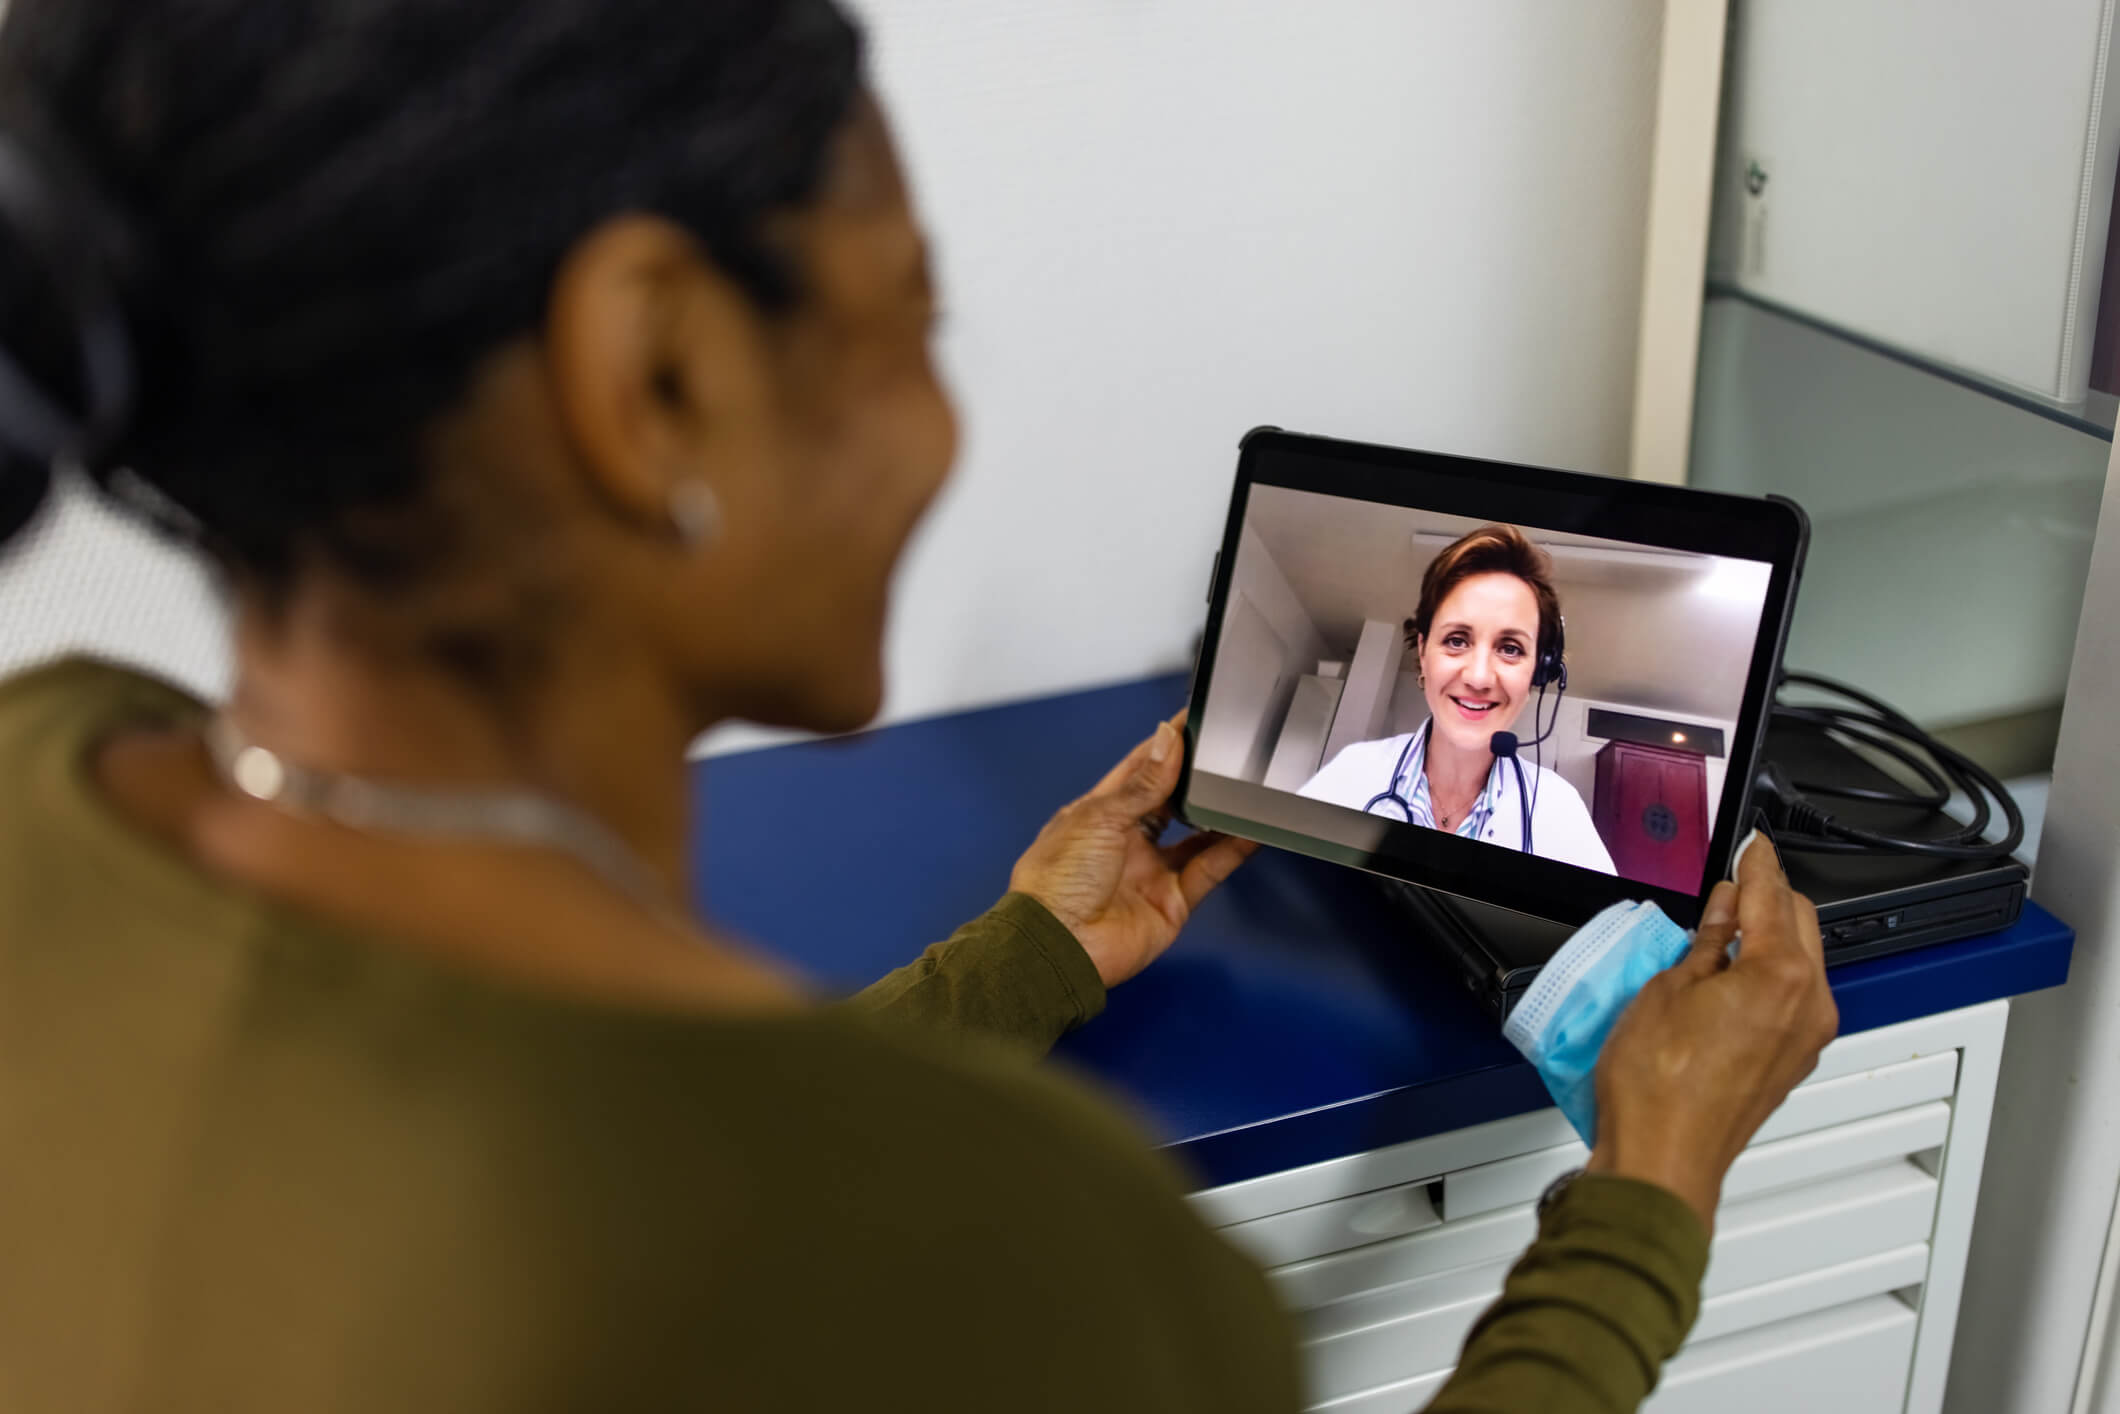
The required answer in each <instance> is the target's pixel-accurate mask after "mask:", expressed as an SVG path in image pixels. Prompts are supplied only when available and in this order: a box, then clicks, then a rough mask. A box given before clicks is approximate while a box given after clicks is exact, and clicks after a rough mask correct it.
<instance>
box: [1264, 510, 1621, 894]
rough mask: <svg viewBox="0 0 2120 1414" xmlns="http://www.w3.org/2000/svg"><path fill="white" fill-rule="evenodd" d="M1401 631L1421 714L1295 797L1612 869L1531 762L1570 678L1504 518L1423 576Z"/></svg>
mask: <svg viewBox="0 0 2120 1414" xmlns="http://www.w3.org/2000/svg"><path fill="white" fill-rule="evenodd" d="M1406 633H1407V641H1408V644H1409V646H1411V647H1412V648H1413V649H1414V651H1415V653H1416V654H1417V655H1418V657H1419V661H1420V683H1421V695H1422V696H1423V697H1424V698H1425V699H1426V700H1427V704H1428V720H1427V721H1426V722H1424V723H1422V724H1421V726H1420V727H1419V728H1417V729H1416V730H1414V731H1411V732H1408V733H1406V734H1404V735H1402V736H1394V737H1386V738H1383V739H1382V740H1379V741H1359V742H1355V743H1354V744H1352V745H1350V746H1346V747H1343V748H1341V750H1340V751H1339V752H1338V754H1336V755H1335V756H1334V757H1333V758H1332V760H1330V761H1328V762H1326V763H1325V765H1324V767H1323V768H1322V769H1321V770H1320V771H1319V772H1318V773H1317V774H1316V775H1314V776H1312V777H1311V778H1310V780H1309V781H1308V782H1306V783H1305V784H1304V786H1303V787H1302V789H1301V790H1300V791H1298V792H1297V794H1299V795H1304V796H1308V797H1309V798H1311V799H1312V800H1324V801H1330V802H1332V803H1333V804H1335V805H1344V806H1347V807H1349V808H1350V809H1354V810H1364V811H1367V812H1369V813H1370V814H1373V815H1385V816H1389V817H1390V818H1392V819H1395V820H1404V821H1408V822H1410V823H1412V824H1415V825H1425V826H1427V827H1428V828H1430V829H1436V830H1448V831H1449V832H1450V833H1452V834H1455V835H1462V836H1464V837H1466V838H1467V839H1477V840H1485V841H1487V842H1488V843H1490V844H1497V845H1501V846H1502V847H1504V848H1505V849H1517V850H1525V851H1527V852H1529V853H1532V854H1536V855H1539V856H1540V857H1541V858H1545V859H1554V860H1558V861H1560V862H1561V863H1563V864H1574V865H1578V866H1580V867H1582V868H1584V869H1596V870H1599V871H1600V872H1602V873H1606V874H1613V873H1617V872H1618V871H1617V870H1615V869H1614V868H1613V867H1612V853H1611V851H1610V850H1608V849H1606V848H1605V842H1604V841H1603V840H1602V839H1600V838H1599V837H1598V833H1597V828H1596V826H1595V825H1593V824H1592V823H1591V820H1590V812H1589V810H1588V809H1587V808H1585V807H1584V805H1583V798H1582V797H1581V796H1580V795H1578V794H1576V791H1575V787H1574V786H1571V785H1569V784H1568V782H1567V781H1566V780H1564V779H1562V777H1561V775H1560V773H1559V772H1557V771H1551V770H1548V769H1546V768H1545V767H1544V766H1543V765H1540V764H1538V763H1537V761H1536V760H1534V759H1530V758H1531V757H1532V756H1533V755H1535V752H1534V743H1535V741H1536V740H1537V739H1538V738H1539V737H1540V736H1541V735H1542V734H1543V733H1544V732H1550V731H1551V730H1552V724H1553V722H1554V721H1556V720H1558V717H1559V713H1560V695H1561V693H1563V692H1565V691H1566V690H1567V683H1568V677H1567V666H1566V659H1565V640H1564V638H1563V636H1562V631H1561V603H1560V595H1559V594H1558V593H1556V592H1555V591H1554V588H1553V571H1552V563H1551V561H1550V560H1549V559H1548V558H1547V556H1546V553H1545V552H1544V551H1543V550H1540V549H1539V548H1538V547H1537V546H1536V545H1533V544H1532V543H1531V542H1530V540H1528V539H1526V538H1525V536H1524V533H1523V532H1522V531H1521V530H1518V529H1517V528H1516V527H1515V526H1510V525H1487V526H1482V527H1480V528H1479V529H1478V530H1475V531H1473V532H1471V533H1470V534H1468V535H1465V536H1463V537H1461V538H1460V539H1458V540H1457V541H1455V542H1453V543H1452V544H1451V546H1450V547H1449V548H1448V549H1446V550H1444V551H1443V552H1442V553H1441V554H1440V555H1437V556H1436V557H1435V560H1434V561H1433V563H1431V564H1430V565H1429V566H1428V570H1427V572H1426V573H1425V574H1424V575H1422V577H1421V601H1420V604H1419V606H1418V607H1417V608H1416V609H1415V610H1414V615H1413V617H1412V618H1410V619H1408V620H1407V621H1406ZM1549 700H1550V702H1551V706H1550V708H1547V709H1546V711H1545V712H1544V713H1541V712H1533V713H1531V714H1528V715H1527V714H1526V713H1525V712H1524V708H1525V707H1526V706H1527V705H1532V704H1544V703H1546V702H1548V701H1549ZM1542 716H1544V722H1543V725H1542V724H1541V720H1540V719H1541V717H1542ZM1520 720H1521V721H1522V723H1523V726H1522V727H1521V728H1520V727H1519V726H1518V722H1519V721H1520ZM1519 743H1521V745H1519ZM1527 835H1528V839H1527Z"/></svg>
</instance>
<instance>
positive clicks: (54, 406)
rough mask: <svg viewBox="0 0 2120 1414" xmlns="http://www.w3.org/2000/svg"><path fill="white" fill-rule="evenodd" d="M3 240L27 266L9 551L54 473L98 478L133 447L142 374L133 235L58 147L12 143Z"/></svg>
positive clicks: (0, 530) (0, 391)
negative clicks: (77, 467) (126, 446)
mask: <svg viewBox="0 0 2120 1414" xmlns="http://www.w3.org/2000/svg"><path fill="white" fill-rule="evenodd" d="M37 136H38V138H39V139H41V138H42V136H43V135H42V134H41V133H39V134H38V135H37ZM0 240H4V241H5V242H6V244H7V245H8V246H9V247H11V249H12V252H13V254H14V255H15V256H16V257H17V259H18V260H19V261H20V266H19V268H16V269H12V270H8V271H6V272H5V273H4V275H0V452H4V453H5V454H6V461H5V462H4V463H0V540H4V539H5V538H6V536H7V535H8V534H9V533H11V532H12V531H13V530H18V529H20V528H21V524H22V523H26V521H27V519H28V517H29V516H30V515H33V514H35V511H36V507H37V505H38V504H40V503H41V502H42V500H43V497H44V493H45V491H46V490H47V489H48V488H49V485H50V482H51V472H50V468H51V466H52V464H53V463H55V462H61V461H72V462H78V463H80V464H82V465H84V466H90V467H96V466H99V465H100V464H101V463H102V462H103V460H104V459H105V458H106V457H107V456H109V455H110V454H111V453H112V452H113V451H114V450H115V449H116V448H117V447H118V445H119V444H120V443H121V442H122V441H123V440H124V438H125V435H126V433H127V431H128V430H129V427H130V424H131V421H132V416H133V410H134V407H135V403H136V396H135V395H136V385H137V370H136V366H135V357H134V346H133V339H132V335H131V331H130V329H129V327H128V325H127V321H126V314H125V304H124V299H123V297H122V295H121V283H122V281H123V279H124V277H125V275H126V274H127V273H128V272H127V269H126V267H127V266H128V265H129V264H131V262H130V261H128V260H127V259H126V256H127V254H128V253H129V252H130V251H131V250H132V249H133V242H132V240H131V237H130V234H129V232H127V231H126V229H125V228H124V226H123V224H122V223H121V222H119V221H117V220H116V219H115V218H114V216H113V215H112V213H111V208H110V207H109V206H108V204H107V203H105V202H104V201H102V200H101V199H99V198H98V197H97V196H96V195H94V193H93V192H92V190H91V189H90V187H89V186H88V184H87V183H86V182H85V181H83V180H82V179H81V177H80V175H79V174H78V173H77V172H76V171H75V170H74V169H73V168H72V166H71V164H69V163H68V162H67V161H66V160H65V159H64V158H63V156H62V155H61V154H60V152H59V150H58V148H57V147H56V146H55V145H52V144H48V143H46V142H44V141H41V140H40V141H36V142H35V143H34V144H33V143H32V141H31V139H30V138H29V136H28V134H26V133H25V132H24V131H23V130H22V129H21V128H20V127H11V128H10V129H8V130H5V131H0ZM10 263H11V264H12V263H13V262H10ZM25 466H34V467H41V468H42V469H43V470H42V474H41V475H32V474H31V473H30V472H29V471H26V470H25V469H24V468H25ZM24 507H26V508H27V509H26V510H25V509H24ZM11 521H12V522H14V523H13V524H10V522H11Z"/></svg>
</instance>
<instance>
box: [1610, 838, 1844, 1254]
mask: <svg viewBox="0 0 2120 1414" xmlns="http://www.w3.org/2000/svg"><path fill="white" fill-rule="evenodd" d="M1738 935H1742V939H1743V941H1742V942H1741V943H1740V944H1739V947H1738V951H1737V957H1736V959H1735V960H1734V961H1733V960H1731V959H1730V958H1729V956H1728V951H1727V950H1728V946H1729V942H1730V939H1731V938H1732V937H1733V936H1738ZM1839 1029H1840V1012H1839V1009H1838V1008H1837V1007H1835V1006H1834V1004H1833V994H1832V992H1831V991H1830V990H1828V988H1827V987H1826V970H1825V952H1824V947H1823V944H1822V943H1821V942H1820V940H1819V933H1818V911H1817V910H1816V909H1815V908H1813V907H1812V906H1811V902H1810V900H1808V899H1806V898H1804V897H1803V896H1802V895H1800V894H1798V893H1796V892H1794V891H1793V890H1791V889H1790V888H1789V880H1788V876H1787V875H1785V874H1783V873H1782V870H1781V861H1780V860H1779V859H1778V858H1777V857H1776V856H1775V853H1774V850H1773V848H1772V847H1771V846H1768V845H1767V842H1766V840H1765V839H1764V838H1763V837H1762V838H1760V839H1758V840H1755V841H1753V845H1752V847H1751V848H1750V849H1747V850H1746V851H1745V852H1744V856H1743V858H1742V860H1741V862H1740V863H1739V866H1738V881H1737V882H1736V883H1735V884H1728V883H1726V884H1721V885H1718V886H1717V887H1716V890H1715V892H1714V893H1713V894H1711V895H1710V896H1709V898H1708V906H1707V909H1706V910H1705V912H1704V913H1703V914H1702V917H1701V923H1700V929H1699V931H1698V933H1697V934H1696V937H1695V941H1694V945H1693V948H1692V950H1691V951H1690V952H1689V953H1687V954H1686V956H1685V957H1684V958H1682V959H1680V960H1679V962H1678V963H1677V964H1676V965H1675V966H1673V967H1671V968H1670V969H1669V970H1668V971H1666V972H1664V973H1662V974H1661V975H1659V976H1658V977H1656V978H1655V979H1654V980H1653V981H1651V982H1650V983H1649V985H1648V986H1646V987H1644V988H1643V989H1642V990H1641V994H1640V995H1639V996H1637V997H1636V998H1635V999H1634V1002H1633V1004H1632V1005H1631V1006H1629V1007H1628V1008H1627V1011H1626V1014H1625V1015H1623V1016H1622V1017H1621V1018H1620V1020H1619V1024H1618V1025H1617V1026H1616V1027H1614V1028H1613V1032H1612V1035H1611V1037H1610V1039H1608V1040H1607V1041H1606V1042H1605V1048H1604V1052H1603V1054H1602V1055H1601V1056H1600V1057H1599V1058H1598V1066H1597V1113H1598V1126H1597V1144H1596V1146H1595V1147H1594V1148H1593V1150H1592V1151H1591V1155H1590V1164H1589V1168H1590V1169H1591V1171H1593V1172H1603V1173H1612V1174H1618V1175H1622V1176H1625V1177H1630V1178H1640V1179H1644V1180H1647V1181H1648V1182H1651V1183H1656V1184H1659V1185H1661V1186H1663V1187H1665V1188H1668V1189H1670V1190H1671V1191H1672V1192H1674V1193H1676V1194H1677V1195H1678V1196H1679V1197H1681V1198H1683V1199H1685V1200H1686V1202H1687V1203H1689V1204H1690V1205H1692V1207H1693V1209H1694V1210H1695V1211H1696V1212H1698V1213H1699V1214H1700V1216H1701V1220H1702V1221H1703V1222H1705V1223H1707V1224H1708V1226H1709V1227H1710V1228H1711V1229H1712V1228H1713V1227H1714V1225H1715V1207H1716V1204H1717V1203H1718V1202H1719V1201H1720V1200H1721V1197H1722V1182H1723V1176H1724V1175H1725V1174H1726V1173H1728V1172H1729V1170H1730V1165H1731V1164H1732V1163H1734V1162H1735V1161H1736V1159H1737V1156H1738V1154H1739V1153H1741V1152H1743V1150H1744V1147H1745V1145H1746V1144H1748V1143H1749V1142H1751V1139H1752V1136H1753V1134H1754V1133H1756V1132H1757V1131H1758V1129H1759V1126H1760V1125H1761V1124H1762V1123H1764V1122H1765V1120H1766V1118H1767V1116H1768V1115H1770V1114H1772V1113H1773V1112H1774V1109H1775V1107H1776V1106H1778V1105H1779V1104H1781V1102H1782V1100H1783V1099H1785V1098H1786V1097H1787V1096H1788V1093H1789V1091H1791V1090H1793V1089H1794V1088H1796V1086H1797V1085H1798V1084H1799V1083H1800V1082H1801V1081H1802V1080H1803V1078H1804V1077H1805V1076H1807V1075H1809V1074H1810V1073H1811V1071H1812V1069H1813V1068H1814V1067H1815V1066H1816V1065H1817V1064H1818V1053H1819V1052H1820V1051H1821V1050H1823V1049H1824V1048H1825V1045H1826V1043H1827V1042H1829V1041H1831V1040H1832V1039H1833V1037H1834V1036H1835V1035H1836V1034H1837V1033H1838V1031H1839Z"/></svg>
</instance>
